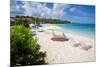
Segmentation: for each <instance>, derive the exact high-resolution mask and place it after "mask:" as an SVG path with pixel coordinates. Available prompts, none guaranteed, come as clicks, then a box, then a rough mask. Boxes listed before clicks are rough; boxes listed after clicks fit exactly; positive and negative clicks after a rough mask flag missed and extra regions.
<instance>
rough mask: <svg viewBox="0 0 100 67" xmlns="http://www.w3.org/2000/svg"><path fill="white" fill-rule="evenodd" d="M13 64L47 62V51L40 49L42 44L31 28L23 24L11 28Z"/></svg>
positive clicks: (22, 64)
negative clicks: (32, 33) (33, 34)
mask: <svg viewBox="0 0 100 67" xmlns="http://www.w3.org/2000/svg"><path fill="white" fill-rule="evenodd" d="M10 38H11V66H26V65H39V64H45V63H46V62H45V57H46V52H41V51H40V45H39V44H38V42H37V39H36V38H35V37H32V35H31V32H30V29H29V28H26V27H25V26H22V25H17V26H14V27H13V28H11V35H10Z"/></svg>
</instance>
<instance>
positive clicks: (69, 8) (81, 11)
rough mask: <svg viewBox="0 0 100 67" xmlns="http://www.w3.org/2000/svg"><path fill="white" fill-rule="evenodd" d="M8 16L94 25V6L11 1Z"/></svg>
mask: <svg viewBox="0 0 100 67" xmlns="http://www.w3.org/2000/svg"><path fill="white" fill-rule="evenodd" d="M10 15H11V16H16V15H19V16H33V17H39V18H51V19H64V20H69V21H71V22H73V23H82V24H94V23H95V6H93V5H75V4H65V3H47V2H34V1H16V0H11V2H10Z"/></svg>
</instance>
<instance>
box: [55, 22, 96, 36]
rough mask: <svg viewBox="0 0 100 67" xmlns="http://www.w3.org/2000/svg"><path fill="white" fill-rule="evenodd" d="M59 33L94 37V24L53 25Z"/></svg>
mask: <svg viewBox="0 0 100 67" xmlns="http://www.w3.org/2000/svg"><path fill="white" fill-rule="evenodd" d="M55 25H56V26H58V27H60V31H63V32H66V33H67V32H70V33H74V34H77V35H82V36H88V37H95V24H55Z"/></svg>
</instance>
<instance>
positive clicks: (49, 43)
mask: <svg viewBox="0 0 100 67" xmlns="http://www.w3.org/2000/svg"><path fill="white" fill-rule="evenodd" d="M54 32H55V33H56V34H58V33H62V32H59V31H54ZM64 34H65V35H66V37H67V38H68V39H69V40H68V41H53V40H51V38H52V37H53V35H52V31H48V30H45V31H44V32H37V38H38V42H39V44H40V46H41V49H40V50H41V51H46V54H47V57H46V62H47V63H48V64H55V63H74V62H90V61H92V62H93V61H95V38H89V37H84V36H80V35H78V34H77V35H76V34H72V33H64ZM77 42H78V43H80V44H81V45H80V46H78V47H75V46H74V45H75V44H76V43H77ZM84 45H90V46H92V48H90V49H88V50H85V49H83V48H82V47H83V46H84Z"/></svg>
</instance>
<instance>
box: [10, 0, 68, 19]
mask: <svg viewBox="0 0 100 67" xmlns="http://www.w3.org/2000/svg"><path fill="white" fill-rule="evenodd" d="M22 3H23V5H19V4H16V6H12V7H14V9H13V8H11V9H12V10H13V11H15V9H16V11H15V12H16V14H17V15H20V14H21V15H23V14H24V15H26V16H36V17H41V18H61V17H62V16H63V15H64V14H65V12H64V9H65V8H69V5H67V4H56V3H55V4H53V8H52V9H51V8H49V7H47V5H46V3H40V2H33V1H22ZM66 13H67V12H66Z"/></svg>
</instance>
